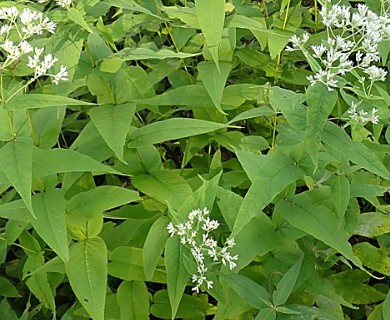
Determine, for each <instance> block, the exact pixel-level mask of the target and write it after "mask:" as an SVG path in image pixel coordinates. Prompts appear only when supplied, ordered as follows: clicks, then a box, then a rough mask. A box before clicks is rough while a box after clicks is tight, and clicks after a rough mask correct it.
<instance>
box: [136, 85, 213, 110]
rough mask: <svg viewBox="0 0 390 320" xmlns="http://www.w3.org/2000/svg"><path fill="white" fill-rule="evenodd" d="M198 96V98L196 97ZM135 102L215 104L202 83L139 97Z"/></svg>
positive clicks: (166, 104)
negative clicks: (156, 94) (150, 96)
mask: <svg viewBox="0 0 390 320" xmlns="http://www.w3.org/2000/svg"><path fill="white" fill-rule="evenodd" d="M194 96H196V99H194ZM135 102H137V103H140V104H147V105H152V106H172V105H179V106H181V105H184V106H205V105H210V106H211V105H213V101H212V100H211V98H210V96H209V94H208V93H207V90H206V88H205V87H204V86H202V85H197V84H194V85H188V86H181V87H178V88H174V89H171V90H168V91H166V92H164V93H162V94H160V95H158V96H155V97H152V98H146V99H138V100H135Z"/></svg>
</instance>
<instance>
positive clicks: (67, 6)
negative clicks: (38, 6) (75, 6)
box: [56, 0, 72, 8]
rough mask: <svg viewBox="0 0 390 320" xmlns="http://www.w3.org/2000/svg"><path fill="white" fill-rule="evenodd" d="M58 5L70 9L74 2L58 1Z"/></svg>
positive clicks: (68, 0) (70, 0)
mask: <svg viewBox="0 0 390 320" xmlns="http://www.w3.org/2000/svg"><path fill="white" fill-rule="evenodd" d="M56 3H57V5H59V6H61V7H63V8H69V7H70V5H71V4H72V0H58V1H56Z"/></svg>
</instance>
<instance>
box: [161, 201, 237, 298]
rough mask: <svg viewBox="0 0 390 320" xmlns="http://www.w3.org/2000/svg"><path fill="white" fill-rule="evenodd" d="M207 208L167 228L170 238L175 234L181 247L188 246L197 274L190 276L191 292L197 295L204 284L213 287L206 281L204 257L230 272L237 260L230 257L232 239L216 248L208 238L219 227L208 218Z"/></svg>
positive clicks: (216, 245)
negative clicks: (221, 265) (224, 266)
mask: <svg viewBox="0 0 390 320" xmlns="http://www.w3.org/2000/svg"><path fill="white" fill-rule="evenodd" d="M208 215H209V211H208V210H207V208H205V209H203V210H200V209H197V210H192V211H191V212H190V213H189V214H188V220H187V221H186V222H185V223H179V224H177V225H176V226H174V225H173V223H172V222H170V223H169V224H168V226H167V229H168V232H169V234H170V236H171V237H172V236H174V235H175V234H177V235H178V236H179V237H180V241H181V243H182V244H183V245H188V246H189V248H190V251H191V254H192V256H193V258H194V260H195V262H196V264H197V272H198V274H194V275H192V282H193V283H194V288H193V289H192V290H193V291H196V292H197V293H199V291H200V287H201V286H202V285H203V284H204V283H205V284H206V287H207V288H208V289H211V288H212V287H213V282H212V281H211V280H208V279H207V277H206V272H207V271H208V268H207V267H206V263H205V259H206V256H207V257H209V258H211V261H212V262H214V263H222V264H223V265H228V266H229V268H230V270H232V269H234V268H235V267H236V265H237V264H236V263H235V262H234V261H236V260H238V255H235V256H232V255H231V253H230V252H229V249H231V248H233V247H234V246H235V244H236V243H235V242H234V239H233V238H231V239H228V240H227V241H226V243H225V245H224V246H223V247H222V248H219V247H218V244H217V241H215V240H214V239H213V238H212V237H210V232H211V231H213V230H216V229H217V228H218V227H219V222H218V221H217V220H212V219H210V218H209V217H208Z"/></svg>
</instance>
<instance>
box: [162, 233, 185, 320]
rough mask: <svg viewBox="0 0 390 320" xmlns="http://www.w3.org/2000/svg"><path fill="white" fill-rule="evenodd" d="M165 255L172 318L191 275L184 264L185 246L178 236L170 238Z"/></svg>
mask: <svg viewBox="0 0 390 320" xmlns="http://www.w3.org/2000/svg"><path fill="white" fill-rule="evenodd" d="M164 256H165V267H166V270H167V282H168V283H167V284H168V296H169V301H170V303H171V308H172V319H174V318H175V315H176V313H177V308H178V307H179V303H180V300H181V298H182V296H183V292H184V288H185V287H186V284H187V280H188V277H189V274H188V272H187V270H186V268H185V266H184V256H183V248H182V246H181V244H180V240H179V238H178V237H173V238H169V239H168V241H167V243H166V245H165V255H164Z"/></svg>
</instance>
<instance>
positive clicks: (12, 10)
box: [0, 7, 19, 22]
mask: <svg viewBox="0 0 390 320" xmlns="http://www.w3.org/2000/svg"><path fill="white" fill-rule="evenodd" d="M18 16H19V10H18V9H17V8H16V7H3V8H0V19H1V20H9V21H11V22H14V21H15V20H16V18H17V17H18Z"/></svg>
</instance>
